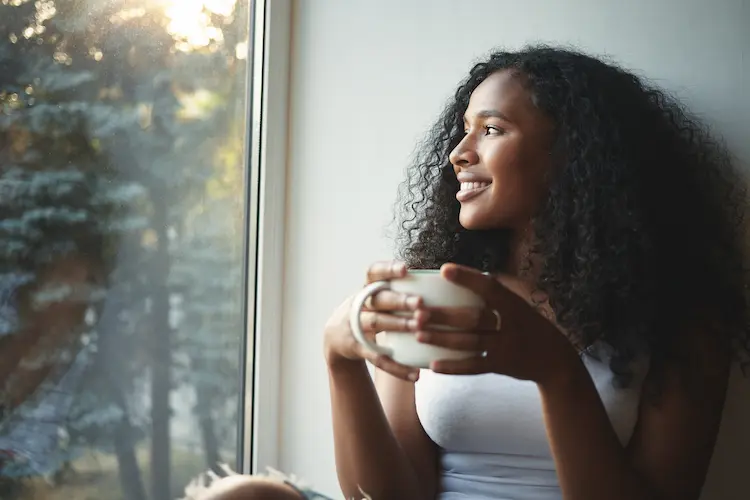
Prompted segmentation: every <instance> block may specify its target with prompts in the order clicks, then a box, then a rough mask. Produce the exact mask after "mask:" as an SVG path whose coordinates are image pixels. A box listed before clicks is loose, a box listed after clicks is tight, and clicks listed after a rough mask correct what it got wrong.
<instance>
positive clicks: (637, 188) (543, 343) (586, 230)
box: [222, 47, 748, 500]
mask: <svg viewBox="0 0 750 500" xmlns="http://www.w3.org/2000/svg"><path fill="white" fill-rule="evenodd" d="M404 187H405V190H403V192H402V204H403V206H404V207H405V208H406V211H405V213H404V214H403V215H404V218H403V223H402V225H401V228H402V233H401V240H400V241H401V249H402V255H401V256H402V259H403V262H398V263H380V264H375V265H373V266H372V267H371V268H370V270H369V272H368V275H367V277H368V281H369V282H372V281H377V280H383V279H389V278H395V277H399V276H403V275H404V273H405V272H406V270H407V268H442V273H443V276H444V277H445V278H447V279H449V280H451V281H454V282H456V283H458V284H460V285H463V286H466V287H468V288H470V289H472V290H474V291H475V292H477V293H479V294H480V295H482V296H483V297H484V299H485V301H486V303H487V305H488V306H487V311H485V312H483V314H481V315H479V316H478V317H469V315H466V314H465V313H462V312H460V311H456V310H447V309H446V310H431V311H428V310H425V309H424V308H423V307H422V305H421V303H420V298H419V297H405V296H400V295H398V294H396V293H394V292H381V293H380V294H379V295H378V296H376V297H375V298H374V299H373V300H372V303H371V307H370V310H368V311H365V312H363V313H362V315H363V317H362V323H363V324H364V325H368V327H369V330H370V333H371V334H374V333H375V332H377V331H381V330H404V329H407V330H409V331H415V332H419V333H418V338H419V339H420V340H421V341H422V342H425V343H428V344H434V345H439V346H445V347H452V348H459V349H467V350H477V351H485V352H486V356H484V357H476V358H473V359H469V360H463V361H445V362H437V363H433V364H432V366H431V370H429V371H428V370H425V371H421V373H420V371H419V370H416V369H412V368H409V367H405V366H401V365H398V364H397V363H395V362H394V361H392V360H390V359H388V358H386V357H378V356H374V355H372V354H370V353H369V352H367V351H366V350H365V349H364V348H363V347H361V346H360V345H359V344H358V343H357V342H356V341H355V340H354V339H353V337H352V334H351V331H350V329H349V324H348V313H349V307H350V303H351V299H349V300H347V301H345V302H344V303H343V304H342V305H341V306H340V307H339V309H338V310H337V311H336V313H335V314H334V315H333V316H332V317H331V318H330V320H329V321H328V323H327V325H326V329H325V356H326V361H327V364H328V369H329V375H330V387H331V400H332V407H333V419H334V422H333V423H334V433H335V448H336V463H337V470H338V477H339V481H340V484H341V487H342V489H343V492H344V494H345V495H346V497H347V498H352V497H357V495H359V492H360V491H365V492H367V493H368V494H369V495H370V496H371V497H372V498H373V499H376V500H377V499H410V500H412V499H425V500H427V499H435V498H439V499H441V500H453V499H459V498H471V499H498V498H512V499H555V498H566V499H575V500H584V499H596V500H599V499H601V498H607V499H609V500H619V499H629V500H630V499H691V498H692V499H696V498H698V497H699V495H700V491H701V488H702V485H703V481H704V478H705V475H706V471H707V468H708V465H709V462H710V459H711V455H712V451H713V447H714V443H715V440H716V435H717V431H718V427H719V423H720V420H721V414H722V408H723V404H724V398H725V391H726V387H727V380H728V375H729V370H730V364H731V362H732V357H733V355H734V357H735V359H739V360H742V359H746V358H743V356H744V355H746V354H747V348H748V333H747V328H746V324H747V323H746V322H747V305H746V298H745V289H744V287H745V279H744V268H743V262H742V247H741V239H742V238H741V234H740V223H741V222H742V216H743V214H742V210H744V202H745V191H744V184H743V183H742V182H741V181H740V179H739V178H738V177H737V176H736V174H735V171H734V170H733V168H732V165H731V163H730V157H729V155H728V153H727V152H726V151H725V149H724V148H723V146H722V144H721V143H720V142H718V141H717V140H715V139H713V138H712V137H711V136H710V135H709V133H707V131H706V129H705V127H704V126H702V125H701V124H700V123H698V122H697V121H695V120H694V119H693V118H692V117H691V116H690V115H688V114H687V113H686V111H684V109H683V108H682V107H681V106H680V105H679V104H678V103H677V102H676V101H675V100H674V99H672V98H671V97H669V96H668V95H667V94H665V93H664V92H662V91H660V90H658V89H656V88H654V87H652V86H650V85H649V84H647V83H646V82H644V81H643V80H641V79H639V78H637V77H636V76H634V75H632V74H631V73H628V72H627V71H625V70H623V69H621V68H619V67H617V66H616V65H613V64H609V63H605V62H602V61H600V60H597V59H595V58H592V57H589V56H587V55H584V54H580V53H577V52H574V51H569V50H562V49H557V48H550V47H530V48H526V49H524V50H521V51H518V52H497V53H494V54H492V55H491V56H490V57H489V59H487V60H486V61H485V62H482V63H480V64H477V65H476V66H474V67H473V69H472V70H471V72H470V74H469V77H468V78H467V79H466V81H465V82H463V83H462V84H461V86H460V87H459V88H458V91H457V92H456V94H455V98H454V99H453V100H452V102H451V103H450V104H449V105H448V107H447V108H446V110H445V111H444V113H443V114H442V116H441V117H440V119H439V121H438V123H437V125H436V126H435V128H434V129H433V131H432V134H431V135H430V140H429V141H428V142H427V147H426V150H425V151H424V154H423V155H421V157H420V158H419V159H418V161H417V162H416V165H415V166H414V168H413V169H412V170H411V175H410V177H409V179H408V181H407V182H406V183H405V185H404ZM481 271H489V272H490V273H491V276H486V275H483V274H482V273H481ZM493 310H494V311H497V312H498V313H499V314H500V316H501V318H502V327H501V328H500V330H499V331H498V330H497V329H496V328H495V326H496V323H495V322H496V318H495V314H494V312H493ZM395 311H408V312H410V313H411V315H410V317H409V318H407V319H404V318H402V317H397V316H395V315H393V314H391V313H392V312H395ZM428 318H429V321H430V323H443V324H448V325H452V326H456V327H460V328H462V329H463V330H464V331H463V332H461V333H446V332H436V331H427V329H426V325H427V321H428ZM366 360H367V361H370V362H372V363H374V364H375V366H377V368H378V370H377V373H376V377H375V382H374V384H373V382H372V381H371V378H370V376H369V374H368V371H367V368H366V365H365V361H366ZM417 380H418V381H417ZM415 381H416V383H415ZM235 483H236V484H235V487H234V489H232V491H231V492H229V493H226V494H225V495H222V496H223V497H226V498H256V497H257V498H266V497H267V498H299V497H300V496H299V494H298V493H295V492H293V491H292V489H290V488H288V487H286V486H282V485H270V483H269V482H268V481H260V480H247V481H245V482H244V483H242V482H240V483H237V482H236V481H235ZM237 484H239V486H237ZM261 490H274V492H270V491H266V492H265V494H266V495H268V496H266V497H264V496H263V494H262V493H259V492H260V491H261ZM256 494H257V495H258V496H255V495H256ZM232 495H237V496H232ZM243 495H244V496H243Z"/></svg>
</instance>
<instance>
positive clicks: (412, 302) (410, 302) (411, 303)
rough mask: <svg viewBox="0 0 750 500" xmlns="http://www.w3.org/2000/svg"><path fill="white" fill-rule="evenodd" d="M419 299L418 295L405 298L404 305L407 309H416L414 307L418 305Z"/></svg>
mask: <svg viewBox="0 0 750 500" xmlns="http://www.w3.org/2000/svg"><path fill="white" fill-rule="evenodd" d="M421 299H422V298H421V297H418V296H414V297H409V298H407V299H406V307H408V308H409V309H416V308H418V307H419V303H420V302H421Z"/></svg>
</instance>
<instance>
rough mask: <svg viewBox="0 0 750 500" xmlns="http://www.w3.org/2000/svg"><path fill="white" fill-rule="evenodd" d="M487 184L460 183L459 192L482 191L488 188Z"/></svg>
mask: <svg viewBox="0 0 750 500" xmlns="http://www.w3.org/2000/svg"><path fill="white" fill-rule="evenodd" d="M489 185H490V183H489V182H462V183H461V191H471V190H472V189H482V188H486V187H487V186H489Z"/></svg>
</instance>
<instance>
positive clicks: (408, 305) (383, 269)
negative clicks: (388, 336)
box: [324, 262, 429, 382]
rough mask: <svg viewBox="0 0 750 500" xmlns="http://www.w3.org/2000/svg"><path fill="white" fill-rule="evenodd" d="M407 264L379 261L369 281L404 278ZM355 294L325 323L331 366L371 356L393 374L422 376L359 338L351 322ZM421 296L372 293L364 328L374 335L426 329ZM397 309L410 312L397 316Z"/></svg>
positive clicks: (364, 311) (364, 314) (412, 377)
mask: <svg viewBox="0 0 750 500" xmlns="http://www.w3.org/2000/svg"><path fill="white" fill-rule="evenodd" d="M404 276H406V266H405V265H404V264H403V263H401V262H378V263H376V264H373V265H372V266H371V267H370V269H369V270H368V271H367V283H366V284H370V283H373V282H375V281H382V280H390V279H396V278H403V277H404ZM353 299H354V297H349V298H348V299H347V300H345V301H344V302H343V303H342V304H341V305H340V306H339V307H338V308H337V309H336V310H335V311H334V313H333V315H332V316H331V317H330V318H329V320H328V322H327V323H326V326H325V336H324V338H325V340H324V350H325V356H326V361H327V363H328V366H329V367H335V366H338V365H340V364H342V363H344V364H345V363H347V362H352V361H355V362H356V361H361V360H368V361H370V362H371V363H372V364H374V365H375V366H377V367H378V368H380V369H381V370H383V371H386V372H388V373H390V374H391V375H393V376H395V377H398V378H401V379H404V380H410V381H412V382H413V381H416V380H417V378H419V369H417V368H412V367H409V366H404V365H401V364H399V363H396V362H395V361H393V360H392V359H390V358H389V357H387V356H382V355H378V354H375V353H373V352H371V351H370V350H368V349H367V348H366V347H365V346H363V345H362V344H360V343H359V342H357V340H356V339H355V338H354V336H353V334H352V330H351V327H350V326H349V311H350V309H351V305H352V301H353ZM421 307H422V298H421V297H417V296H407V295H404V294H401V293H397V292H393V291H390V290H384V291H382V292H379V293H377V294H375V295H373V296H372V297H371V299H370V300H369V301H368V302H367V303H366V304H365V307H364V308H363V309H362V313H361V315H360V320H361V322H362V330H363V332H364V333H365V335H367V336H368V337H370V338H372V339H374V338H375V334H377V333H378V332H381V331H385V330H393V331H401V332H410V331H411V332H416V331H417V330H420V329H423V328H424V326H425V324H426V323H425V322H426V320H427V317H428V316H429V314H428V313H427V311H424V310H422V309H421ZM394 312H402V313H403V312H407V313H409V315H408V316H406V315H404V316H396V315H394V314H392V313H394Z"/></svg>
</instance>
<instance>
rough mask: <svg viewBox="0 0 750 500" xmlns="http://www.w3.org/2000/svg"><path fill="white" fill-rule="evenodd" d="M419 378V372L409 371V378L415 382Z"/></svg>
mask: <svg viewBox="0 0 750 500" xmlns="http://www.w3.org/2000/svg"><path fill="white" fill-rule="evenodd" d="M418 379H419V372H411V373H410V374H409V380H411V381H412V382H416V381H417V380H418Z"/></svg>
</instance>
